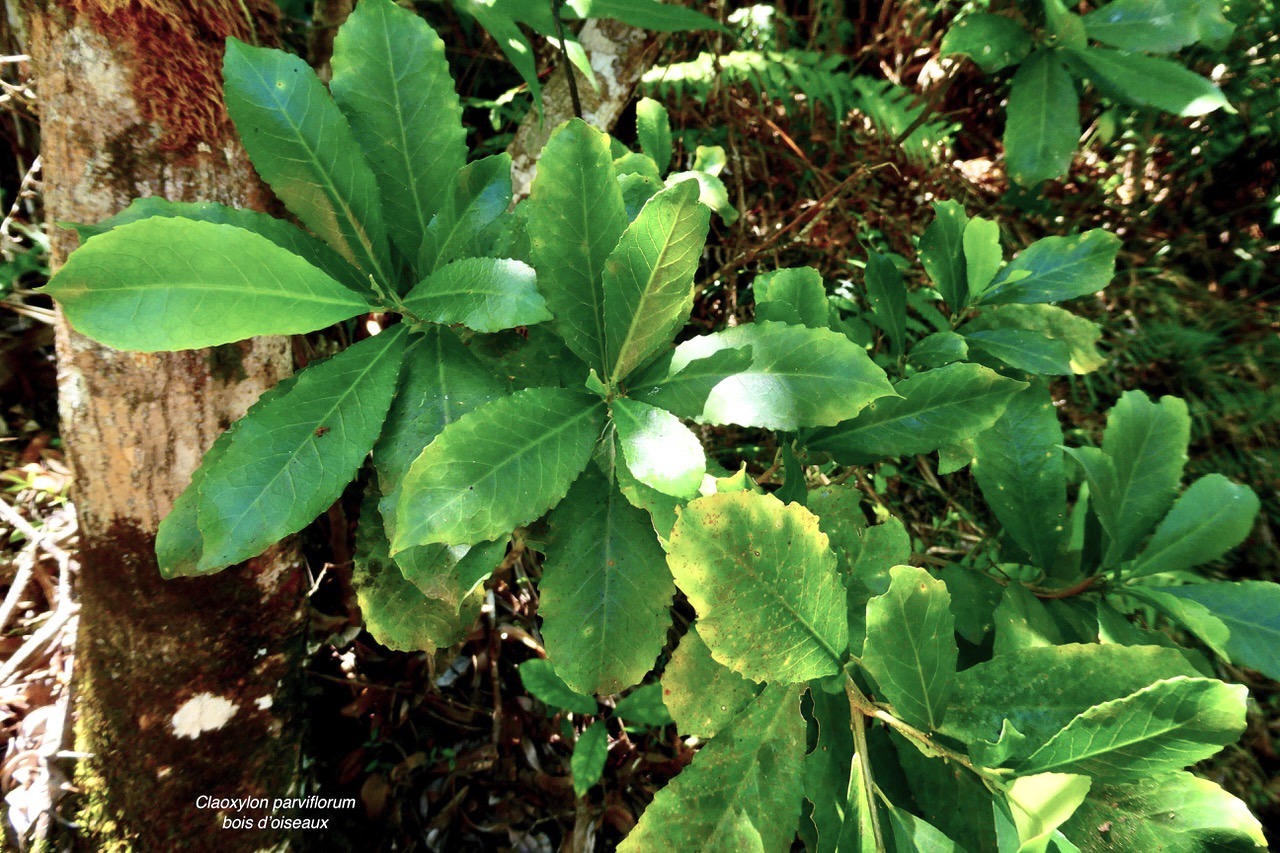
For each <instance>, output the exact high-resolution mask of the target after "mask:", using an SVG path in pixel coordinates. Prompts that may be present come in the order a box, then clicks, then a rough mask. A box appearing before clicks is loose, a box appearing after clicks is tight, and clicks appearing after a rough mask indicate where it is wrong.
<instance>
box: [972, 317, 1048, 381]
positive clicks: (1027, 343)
mask: <svg viewBox="0 0 1280 853" xmlns="http://www.w3.org/2000/svg"><path fill="white" fill-rule="evenodd" d="M963 334H964V337H965V340H967V341H968V342H969V347H970V349H971V350H977V351H978V352H981V353H984V354H986V355H987V356H989V357H991V358H994V359H996V360H997V361H1001V362H1003V363H1004V364H1006V365H1008V366H1009V367H1012V368H1014V369H1015V370H1024V371H1026V372H1027V373H1035V374H1048V375H1051V376H1061V375H1064V374H1067V373H1070V372H1071V351H1070V350H1068V349H1067V345H1066V344H1064V343H1062V341H1055V340H1052V339H1050V338H1046V337H1045V336H1044V335H1042V334H1040V333H1039V332H1033V331H1030V330H1027V329H973V330H966V331H964V332H963Z"/></svg>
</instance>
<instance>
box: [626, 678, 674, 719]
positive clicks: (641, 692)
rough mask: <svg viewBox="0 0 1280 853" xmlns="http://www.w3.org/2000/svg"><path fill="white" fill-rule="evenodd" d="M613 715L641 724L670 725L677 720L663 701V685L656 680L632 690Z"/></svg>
mask: <svg viewBox="0 0 1280 853" xmlns="http://www.w3.org/2000/svg"><path fill="white" fill-rule="evenodd" d="M613 716H615V717H617V718H619V719H621V720H625V721H626V722H628V723H634V724H635V725H640V726H651V727H655V728H656V727H658V726H669V725H671V724H672V723H674V722H675V720H673V719H672V718H671V714H670V712H669V711H667V706H666V703H665V702H663V701H662V685H661V684H658V683H657V682H654V683H653V684H645V685H643V686H641V687H637V688H636V689H635V690H632V691H631V692H630V693H629V694H627V696H626V697H625V698H623V699H622V701H620V702H619V703H618V704H617V705H616V706H615V707H614V709H613Z"/></svg>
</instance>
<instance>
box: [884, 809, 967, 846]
mask: <svg viewBox="0 0 1280 853" xmlns="http://www.w3.org/2000/svg"><path fill="white" fill-rule="evenodd" d="M888 813H889V825H890V826H891V827H893V849H894V851H895V853H916V851H919V850H928V851H930V853H963V848H961V847H960V845H958V844H956V843H955V842H954V841H952V840H951V839H950V838H947V836H946V835H945V834H944V833H943V832H942V830H940V829H938V828H937V827H936V826H934V825H933V824H931V823H929V822H928V821H927V820H925V819H924V818H919V817H916V816H915V815H913V814H912V813H911V812H908V811H903V810H902V809H899V808H894V807H892V806H891V807H889V809H888Z"/></svg>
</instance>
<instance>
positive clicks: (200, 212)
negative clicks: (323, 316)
mask: <svg viewBox="0 0 1280 853" xmlns="http://www.w3.org/2000/svg"><path fill="white" fill-rule="evenodd" d="M153 217H165V218H171V219H194V220H197V221H199V222H212V223H214V224H215V225H234V226H235V227H236V228H243V229H244V230H246V231H252V232H253V233H255V234H260V235H261V236H263V237H266V238H267V239H268V240H270V241H271V242H272V243H275V244H276V245H277V246H279V247H280V248H282V249H285V250H287V251H290V252H292V253H293V254H295V255H297V256H298V257H300V258H302V259H303V260H304V261H306V262H307V263H309V264H311V265H312V266H315V267H319V268H320V269H322V270H324V271H325V272H326V273H327V274H328V275H329V277H330V278H332V279H334V280H336V281H340V282H342V283H343V284H345V285H346V286H347V287H349V288H351V289H352V290H354V291H356V292H357V293H369V292H370V288H369V277H368V276H366V275H364V274H363V273H361V272H360V271H359V270H358V269H356V268H355V267H353V266H351V264H349V263H347V261H346V260H345V259H343V257H342V255H339V254H338V253H337V251H335V250H334V249H333V248H331V247H330V246H329V245H328V244H327V243H325V242H324V241H322V240H319V239H317V238H316V237H314V236H312V235H311V234H308V233H307V232H306V231H303V230H302V229H301V228H299V227H298V226H296V225H294V224H292V223H290V222H286V221H285V220H283V219H277V218H276V217H274V216H271V215H270V214H266V213H260V212H259V211H256V210H244V209H242V208H239V207H227V206H226V205H225V204H215V203H213V202H206V201H199V202H182V201H169V200H168V199H167V198H162V197H160V196H147V197H146V198H135V199H134V200H133V201H132V202H130V203H129V206H128V207H126V208H125V209H124V210H122V211H120V212H119V213H117V214H116V215H115V216H111V217H108V218H107V219H104V220H102V221H101V222H97V223H94V224H93V225H75V226H72V227H74V228H75V230H76V233H77V234H79V235H80V242H81V243H82V244H83V243H84V242H85V241H86V240H88V239H89V238H90V237H96V236H98V235H99V234H105V233H107V232H108V231H110V230H111V229H113V228H119V227H120V226H121V225H128V224H129V223H130V222H137V221H139V220H141V219H151V218H153Z"/></svg>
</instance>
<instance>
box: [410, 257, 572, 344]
mask: <svg viewBox="0 0 1280 853" xmlns="http://www.w3.org/2000/svg"><path fill="white" fill-rule="evenodd" d="M404 308H405V310H406V311H407V312H410V313H411V314H413V315H416V316H417V317H419V318H421V319H423V320H428V321H430V322H433V323H444V324H453V323H461V324H462V325H464V326H466V327H467V328H469V329H474V330H476V331H477V332H498V331H501V330H503V329H514V328H515V327H516V326H532V325H535V324H537V323H541V322H542V321H543V320H550V319H551V312H550V311H548V310H547V303H546V300H544V299H543V298H542V294H541V293H539V292H538V286H537V275H536V274H535V273H534V271H533V267H531V266H529V265H528V264H525V263H521V262H520V261H513V260H510V259H507V258H463V259H462V260H458V261H453V262H451V263H448V264H445V265H444V266H442V267H440V268H439V269H437V270H436V271H435V272H433V273H432V274H431V275H429V276H427V277H426V278H425V279H423V280H422V281H421V282H419V283H418V285H417V286H416V287H414V288H413V290H411V291H409V294H408V295H407V296H406V297H405V298H404Z"/></svg>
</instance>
